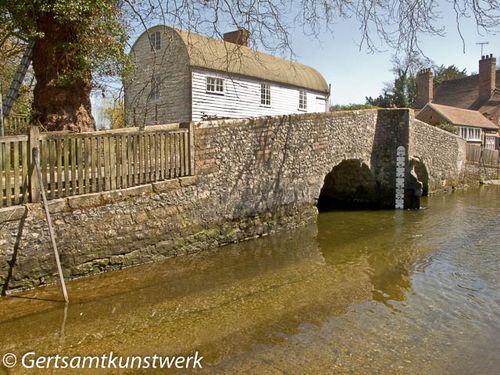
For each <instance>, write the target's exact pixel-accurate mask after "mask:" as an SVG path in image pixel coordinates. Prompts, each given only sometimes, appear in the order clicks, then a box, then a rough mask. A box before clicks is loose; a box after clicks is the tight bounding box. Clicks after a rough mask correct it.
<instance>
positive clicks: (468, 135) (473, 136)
mask: <svg viewBox="0 0 500 375" xmlns="http://www.w3.org/2000/svg"><path fill="white" fill-rule="evenodd" d="M460 136H461V137H462V138H463V139H466V140H467V141H481V129H479V128H469V127H465V126H461V127H460Z"/></svg>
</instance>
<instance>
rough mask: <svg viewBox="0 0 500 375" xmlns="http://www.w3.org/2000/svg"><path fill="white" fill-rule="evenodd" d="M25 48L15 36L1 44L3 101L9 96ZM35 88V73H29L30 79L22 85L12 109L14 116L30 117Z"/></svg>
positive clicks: (0, 61) (0, 74) (0, 84)
mask: <svg viewBox="0 0 500 375" xmlns="http://www.w3.org/2000/svg"><path fill="white" fill-rule="evenodd" d="M24 48H25V43H24V42H23V41H22V40H20V39H18V38H16V37H14V36H8V37H7V38H6V39H5V40H4V41H3V42H2V43H1V44H0V87H1V90H2V98H3V100H5V98H6V96H7V92H8V91H9V87H10V85H11V82H12V79H13V78H14V74H15V73H16V70H17V67H18V65H19V62H20V61H21V57H22V55H23V52H24ZM33 86H34V83H33V72H31V71H28V77H27V78H26V79H25V80H24V82H23V83H22V85H21V88H20V90H19V93H18V97H17V99H16V101H15V102H14V105H13V107H12V109H11V113H12V114H18V115H29V113H30V112H31V103H32V101H33Z"/></svg>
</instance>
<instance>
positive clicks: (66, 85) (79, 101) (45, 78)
mask: <svg viewBox="0 0 500 375" xmlns="http://www.w3.org/2000/svg"><path fill="white" fill-rule="evenodd" d="M37 29H38V31H39V32H42V33H43V36H42V37H40V38H38V39H36V41H35V45H34V48H33V70H34V74H35V79H36V85H35V89H34V93H33V122H34V123H35V124H40V125H42V126H43V127H45V128H46V129H47V130H48V131H57V130H71V131H76V132H86V131H92V130H95V121H94V118H93V117H92V113H91V104H90V93H91V90H92V75H91V71H90V66H89V65H88V64H85V61H84V58H85V57H84V56H83V55H82V52H81V51H80V50H78V45H79V43H78V42H79V40H78V39H79V38H81V36H79V32H78V25H77V24H76V23H75V22H65V23H59V22H58V21H57V20H55V19H54V17H53V16H52V15H51V14H40V15H37ZM72 45H73V46H76V47H72ZM75 72H76V73H75Z"/></svg>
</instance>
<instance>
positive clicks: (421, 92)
mask: <svg viewBox="0 0 500 375" xmlns="http://www.w3.org/2000/svg"><path fill="white" fill-rule="evenodd" d="M432 99H434V75H433V74H432V70H430V69H422V70H420V71H419V72H418V73H417V100H416V102H415V107H416V108H423V107H424V106H425V105H426V104H427V103H430V102H432Z"/></svg>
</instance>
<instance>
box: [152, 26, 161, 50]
mask: <svg viewBox="0 0 500 375" xmlns="http://www.w3.org/2000/svg"><path fill="white" fill-rule="evenodd" d="M149 42H150V43H151V51H158V50H159V49H160V48H161V33H160V32H159V31H155V32H153V33H152V34H151V35H150V36H149Z"/></svg>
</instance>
